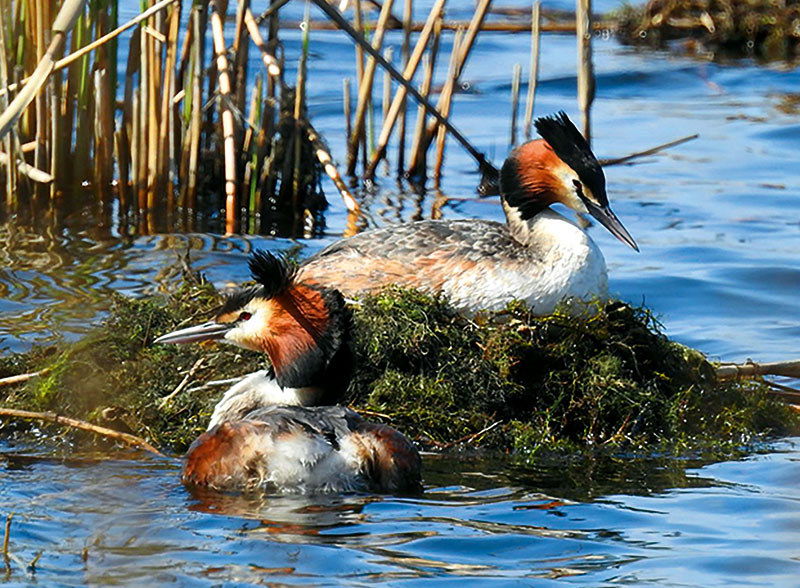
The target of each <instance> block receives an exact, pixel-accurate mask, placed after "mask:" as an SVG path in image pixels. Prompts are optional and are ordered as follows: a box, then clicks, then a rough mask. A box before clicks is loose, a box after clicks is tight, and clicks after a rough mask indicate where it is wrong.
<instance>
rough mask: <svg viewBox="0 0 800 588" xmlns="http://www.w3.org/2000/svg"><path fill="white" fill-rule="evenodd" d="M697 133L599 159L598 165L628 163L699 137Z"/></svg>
mask: <svg viewBox="0 0 800 588" xmlns="http://www.w3.org/2000/svg"><path fill="white" fill-rule="evenodd" d="M699 136H700V135H698V134H697V133H695V134H694V135H689V136H687V137H681V138H680V139H675V140H674V141H670V142H669V143H664V144H662V145H657V146H655V147H651V148H650V149H645V150H644V151H637V152H635V153H631V154H630V155H626V156H624V157H616V158H614V159H601V160H600V165H602V166H603V167H608V166H609V165H619V164H621V163H628V162H629V161H631V160H633V159H637V158H639V157H645V156H647V155H653V154H654V153H658V152H659V151H664V150H665V149H669V148H670V147H675V146H676V145H680V144H682V143H686V142H687V141H692V140H694V139H697V137H699Z"/></svg>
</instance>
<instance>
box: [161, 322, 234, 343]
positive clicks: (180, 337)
mask: <svg viewBox="0 0 800 588" xmlns="http://www.w3.org/2000/svg"><path fill="white" fill-rule="evenodd" d="M232 328H233V325H229V324H221V323H216V322H214V321H209V322H207V323H203V324H202V325H196V326H194V327H187V328H186V329H180V330H179V331H172V332H171V333H167V334H166V335H161V336H160V337H159V338H158V339H156V340H155V341H153V343H197V342H199V341H213V340H218V339H223V338H224V337H225V334H226V333H227V332H228V331H230V330H231V329H232Z"/></svg>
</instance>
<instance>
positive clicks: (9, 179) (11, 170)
mask: <svg viewBox="0 0 800 588" xmlns="http://www.w3.org/2000/svg"><path fill="white" fill-rule="evenodd" d="M4 13H5V11H4V10H0V85H2V86H3V87H4V88H5V87H7V86H8V82H9V78H8V57H7V56H6V23H5V16H4ZM7 108H8V95H7V93H6V92H3V94H2V96H0V110H2V111H5V110H6V109H7ZM3 149H4V150H5V153H3V154H2V156H4V159H2V158H0V163H4V164H5V166H6V168H7V170H6V206H7V207H8V208H10V207H12V206H13V205H14V195H15V194H16V193H17V188H16V183H17V165H16V163H17V158H16V154H15V153H14V144H13V142H12V137H11V135H7V136H6V137H4V138H3Z"/></svg>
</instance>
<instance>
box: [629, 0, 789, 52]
mask: <svg viewBox="0 0 800 588" xmlns="http://www.w3.org/2000/svg"><path fill="white" fill-rule="evenodd" d="M618 32H619V36H620V38H621V39H622V40H623V41H624V42H627V43H631V44H638V45H650V46H663V45H665V44H667V43H669V42H670V41H674V40H677V39H680V40H685V41H686V44H685V47H686V49H687V50H689V51H692V52H695V51H696V52H712V53H717V52H719V53H721V54H723V55H728V56H755V57H759V58H763V59H768V60H779V59H791V58H794V57H796V56H797V54H798V42H800V2H797V1H796V0H787V1H786V2H774V1H772V0H650V1H649V2H648V3H647V4H646V5H645V6H644V8H633V7H626V8H625V9H623V10H622V12H621V14H620V18H619V27H618Z"/></svg>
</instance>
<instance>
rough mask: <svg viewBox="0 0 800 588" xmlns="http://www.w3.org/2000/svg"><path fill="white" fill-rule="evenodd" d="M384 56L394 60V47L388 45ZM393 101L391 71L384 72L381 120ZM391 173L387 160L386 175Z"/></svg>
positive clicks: (389, 60) (390, 61)
mask: <svg viewBox="0 0 800 588" xmlns="http://www.w3.org/2000/svg"><path fill="white" fill-rule="evenodd" d="M383 58H384V59H385V60H386V61H387V62H389V63H392V61H394V47H387V48H386V49H385V50H384V52H383ZM391 103H392V76H390V75H389V72H383V95H382V97H381V120H385V119H386V115H387V114H388V113H389V105H390V104H391ZM390 173H391V170H390V169H389V162H388V161H387V162H386V175H387V176H388V175H389V174H390Z"/></svg>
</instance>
